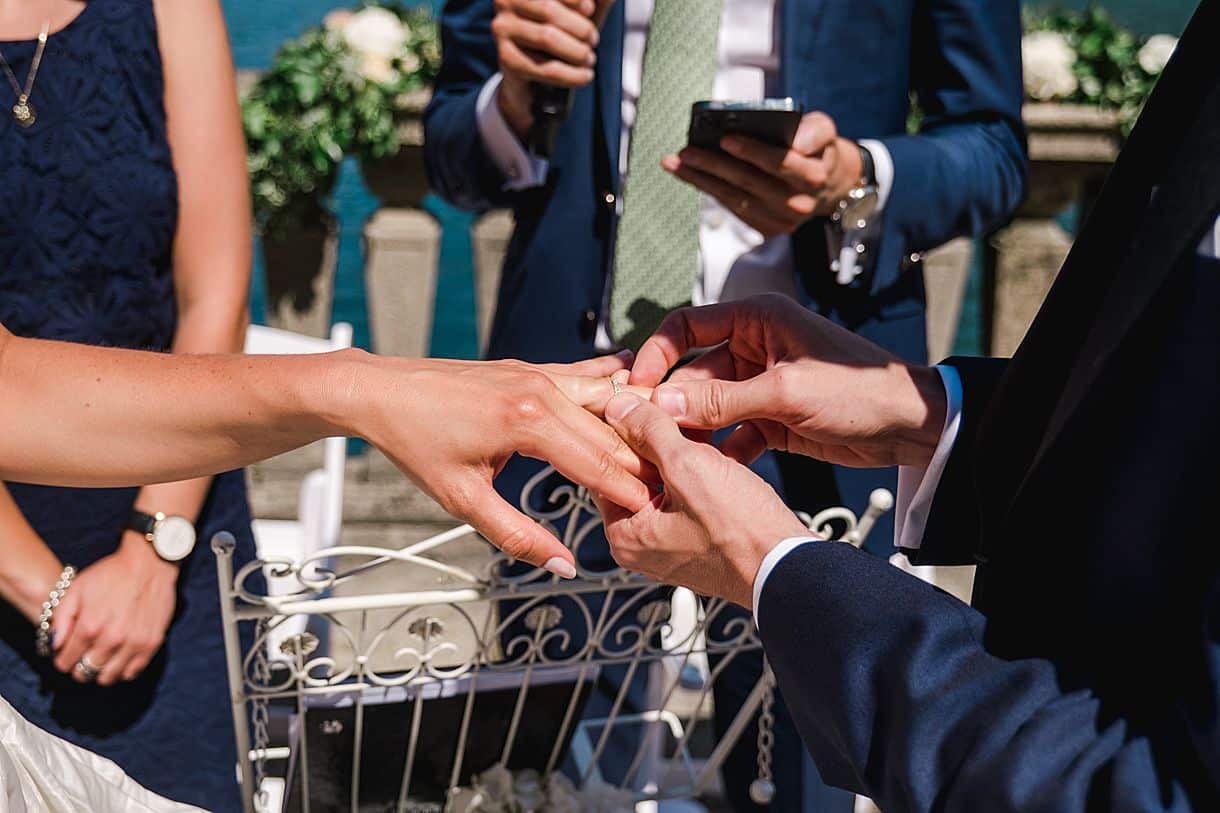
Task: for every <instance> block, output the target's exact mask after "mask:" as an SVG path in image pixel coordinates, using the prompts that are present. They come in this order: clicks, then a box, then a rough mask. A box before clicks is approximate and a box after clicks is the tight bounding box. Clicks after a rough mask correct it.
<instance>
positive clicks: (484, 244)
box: [470, 209, 513, 353]
mask: <svg viewBox="0 0 1220 813" xmlns="http://www.w3.org/2000/svg"><path fill="white" fill-rule="evenodd" d="M512 236H513V215H512V212H510V211H508V210H507V209H496V210H494V211H491V212H488V213H487V214H485V215H483V216H482V217H480V218H479V219H478V220H477V221H476V222H475V224H474V226H473V227H472V228H471V230H470V243H471V249H472V253H473V254H474V299H475V308H476V313H477V317H478V328H479V352H480V353H485V352H487V340H488V337H489V336H490V334H491V322H492V318H493V316H494V315H495V311H496V295H497V293H498V292H499V290H500V271H501V269H502V267H503V266H504V255H505V254H506V253H508V241H509V240H510V239H511V238H512Z"/></svg>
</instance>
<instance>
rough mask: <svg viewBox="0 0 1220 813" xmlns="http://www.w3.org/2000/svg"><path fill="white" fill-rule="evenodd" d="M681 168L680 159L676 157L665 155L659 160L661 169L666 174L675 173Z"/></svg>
mask: <svg viewBox="0 0 1220 813" xmlns="http://www.w3.org/2000/svg"><path fill="white" fill-rule="evenodd" d="M681 167H682V159H681V158H679V157H678V156H676V155H667V156H665V157H664V158H662V159H661V168H662V169H664V170H665V171H666V172H677V171H678V170H679V169H680V168H681Z"/></svg>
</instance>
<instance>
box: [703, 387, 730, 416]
mask: <svg viewBox="0 0 1220 813" xmlns="http://www.w3.org/2000/svg"><path fill="white" fill-rule="evenodd" d="M727 410H728V393H727V392H726V391H725V387H724V384H723V383H721V382H719V381H710V382H708V385H707V386H706V387H704V388H703V412H704V414H705V415H706V416H707V419H708V421H709V422H711V423H719V422H720V421H721V420H722V419H723V418H724V416H725V414H726V412H727Z"/></svg>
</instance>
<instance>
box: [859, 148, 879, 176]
mask: <svg viewBox="0 0 1220 813" xmlns="http://www.w3.org/2000/svg"><path fill="white" fill-rule="evenodd" d="M856 146H857V147H859V148H860V180H861V183H860V185H861V186H876V185H877V162H876V161H874V160H873V154H872V153H871V152H869V149H868V147H866V146H864V145H863V144H856Z"/></svg>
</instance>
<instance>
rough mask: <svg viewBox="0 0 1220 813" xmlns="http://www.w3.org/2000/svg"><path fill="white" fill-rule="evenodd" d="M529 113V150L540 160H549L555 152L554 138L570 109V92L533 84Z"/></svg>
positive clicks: (564, 89)
mask: <svg viewBox="0 0 1220 813" xmlns="http://www.w3.org/2000/svg"><path fill="white" fill-rule="evenodd" d="M531 90H532V91H533V101H532V102H531V103H530V113H531V114H532V115H533V117H534V125H533V126H532V127H530V131H529V144H528V146H529V149H530V152H532V153H534V154H535V155H537V156H538V157H540V158H550V157H551V155H552V153H554V151H555V136H556V135H557V134H558V133H559V128H560V127H561V126H563V122H564V120H565V119H567V117H568V111H569V110H571V108H572V90H571V89H570V88H557V87H554V86H552V85H543V84H540V83H538V82H535V83H534V84H533V85H532V87H531Z"/></svg>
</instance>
